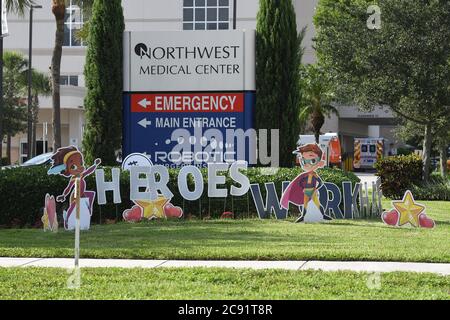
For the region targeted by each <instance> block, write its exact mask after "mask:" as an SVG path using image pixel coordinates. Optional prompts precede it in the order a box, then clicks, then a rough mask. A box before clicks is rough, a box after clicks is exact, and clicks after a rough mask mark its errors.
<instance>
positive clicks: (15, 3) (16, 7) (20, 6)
mask: <svg viewBox="0 0 450 320" xmlns="http://www.w3.org/2000/svg"><path fill="white" fill-rule="evenodd" d="M3 2H4V3H5V6H6V11H7V12H13V13H16V14H18V15H19V16H23V14H24V12H25V10H26V9H27V8H29V7H30V6H31V5H32V4H34V1H33V0H3ZM0 47H1V50H0V51H1V53H0V70H1V71H2V72H3V38H1V39H0ZM1 78H3V76H2V77H1ZM2 80H3V79H2ZM0 85H2V86H3V84H0ZM2 98H3V97H2ZM3 132H4V129H3V108H2V107H0V167H1V164H2V159H3V148H2V146H3V136H4V134H3Z"/></svg>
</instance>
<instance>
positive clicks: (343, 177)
mask: <svg viewBox="0 0 450 320" xmlns="http://www.w3.org/2000/svg"><path fill="white" fill-rule="evenodd" d="M104 169H105V179H106V181H110V180H111V168H104ZM47 170H48V168H46V167H28V168H25V167H20V168H15V169H8V170H1V171H0V203H1V206H0V225H2V226H38V225H40V218H41V216H42V213H43V207H44V197H45V194H46V193H49V194H50V195H54V196H55V197H56V196H58V195H60V194H61V193H62V191H63V190H64V188H65V187H66V186H67V183H68V180H67V179H65V178H63V177H60V176H48V175H47ZM271 170H275V169H271V168H264V169H262V168H249V169H248V170H247V176H248V177H249V179H250V182H251V183H259V184H260V185H261V191H262V192H263V193H264V190H265V188H264V185H263V184H264V183H266V182H275V184H276V187H277V190H278V192H279V193H280V192H281V183H282V182H283V181H291V180H293V179H294V178H295V177H296V176H297V175H298V174H300V173H301V169H300V168H293V169H286V168H282V169H278V170H276V171H273V174H271V175H268V174H265V173H266V172H268V171H269V172H270V171H271ZM178 171H179V170H178V169H170V170H169V174H170V182H169V185H168V187H169V188H170V190H171V191H172V192H173V193H174V198H173V199H172V203H173V204H174V205H177V206H180V207H182V208H183V209H184V212H185V214H186V215H195V216H197V217H199V218H202V217H206V216H212V217H218V216H220V215H221V214H222V212H224V211H233V212H234V213H235V216H237V217H241V218H244V217H255V216H256V209H255V207H254V205H253V199H252V196H251V194H250V192H249V193H248V194H247V195H245V196H243V197H228V198H227V199H222V198H221V199H209V198H208V197H207V188H208V186H207V171H206V169H202V173H203V177H204V182H205V191H204V194H203V196H202V198H201V199H200V200H198V201H186V200H183V199H182V197H181V195H180V193H179V191H178V187H177V177H178ZM224 174H225V173H224ZM320 175H321V177H322V179H323V180H324V181H327V182H333V183H335V184H337V185H338V186H339V187H341V186H342V182H343V181H351V182H352V183H356V182H358V181H359V179H358V178H357V177H356V176H355V175H354V174H353V173H345V172H343V171H341V170H339V169H328V168H327V169H322V170H321V171H320ZM86 182H87V189H88V190H96V184H95V175H92V176H90V177H88V178H87V179H86ZM232 183H233V181H232V180H231V179H230V178H227V179H226V184H227V187H228V190H229V188H230V186H231V185H232ZM189 184H190V185H191V186H192V185H193V181H190V182H189ZM120 188H121V190H120V191H121V196H122V203H121V204H119V205H115V204H113V203H112V192H107V194H106V195H107V201H108V204H107V205H104V206H98V205H97V204H95V206H94V215H93V217H92V220H93V222H97V223H102V222H104V221H105V220H106V219H115V220H119V219H121V217H122V212H123V211H124V210H125V209H129V208H131V206H132V205H133V204H132V202H131V201H130V200H129V194H130V185H129V173H128V172H122V173H121V178H120ZM63 209H67V203H65V204H62V205H61V204H59V203H58V204H57V210H58V212H59V213H60V214H61V213H62V211H63ZM59 221H62V217H59Z"/></svg>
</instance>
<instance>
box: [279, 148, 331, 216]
mask: <svg viewBox="0 0 450 320" xmlns="http://www.w3.org/2000/svg"><path fill="white" fill-rule="evenodd" d="M294 153H297V154H299V156H300V164H301V166H302V169H303V170H304V172H303V173H302V174H300V175H299V176H298V177H297V178H295V179H294V181H292V182H291V183H290V184H289V186H288V187H287V188H286V190H285V191H284V192H283V195H282V196H281V206H282V207H283V208H284V209H289V203H293V204H295V205H297V206H299V207H301V209H302V210H301V214H300V217H299V218H298V220H297V221H296V222H321V221H325V220H332V219H331V218H330V217H328V216H327V215H326V214H325V210H324V209H323V208H322V206H321V204H320V201H319V190H320V188H322V186H323V181H322V179H321V178H320V177H319V175H318V174H317V173H316V170H318V169H319V168H323V167H324V166H325V161H323V160H322V156H323V151H322V149H320V147H319V146H318V145H317V144H315V143H313V144H307V145H304V146H301V147H299V148H298V149H297V151H295V152H294Z"/></svg>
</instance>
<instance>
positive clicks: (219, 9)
mask: <svg viewBox="0 0 450 320" xmlns="http://www.w3.org/2000/svg"><path fill="white" fill-rule="evenodd" d="M229 20H230V2H229V1H228V0H226V1H224V0H190V1H189V0H184V1H183V30H227V29H229V27H230V23H229Z"/></svg>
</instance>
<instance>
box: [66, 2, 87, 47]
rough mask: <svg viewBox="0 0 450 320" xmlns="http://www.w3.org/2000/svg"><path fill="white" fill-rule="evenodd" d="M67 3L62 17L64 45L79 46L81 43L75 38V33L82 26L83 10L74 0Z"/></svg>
mask: <svg viewBox="0 0 450 320" xmlns="http://www.w3.org/2000/svg"><path fill="white" fill-rule="evenodd" d="M81 3H82V2H81ZM69 4H70V5H69V6H68V7H66V16H65V17H64V46H66V47H80V46H82V45H83V43H82V42H80V40H79V39H77V36H76V35H77V31H78V30H80V29H81V28H82V27H83V21H84V20H83V10H81V8H80V7H79V6H78V5H77V4H76V3H75V1H74V0H70V2H69Z"/></svg>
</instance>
